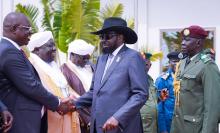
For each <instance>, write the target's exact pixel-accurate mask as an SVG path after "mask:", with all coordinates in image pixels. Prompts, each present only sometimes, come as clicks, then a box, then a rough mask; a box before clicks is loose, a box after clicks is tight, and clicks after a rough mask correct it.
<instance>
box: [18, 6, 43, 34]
mask: <svg viewBox="0 0 220 133" xmlns="http://www.w3.org/2000/svg"><path fill="white" fill-rule="evenodd" d="M16 12H22V13H23V14H24V15H26V16H27V17H28V19H29V21H30V23H31V26H32V28H33V33H36V32H38V27H37V24H36V18H37V16H38V15H39V10H38V8H37V7H35V6H33V5H27V6H23V5H21V4H17V5H16Z"/></svg>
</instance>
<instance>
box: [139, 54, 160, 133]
mask: <svg viewBox="0 0 220 133" xmlns="http://www.w3.org/2000/svg"><path fill="white" fill-rule="evenodd" d="M141 55H142V57H143V59H144V61H145V64H146V73H148V71H149V69H150V67H151V61H150V58H151V57H152V54H151V53H141ZM147 76H148V84H149V98H148V100H147V102H146V103H145V104H144V106H143V107H142V108H141V111H140V112H141V117H142V123H143V129H144V133H157V95H156V89H155V86H154V80H153V79H152V77H151V76H150V75H149V74H147Z"/></svg>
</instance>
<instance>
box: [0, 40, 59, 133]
mask: <svg viewBox="0 0 220 133" xmlns="http://www.w3.org/2000/svg"><path fill="white" fill-rule="evenodd" d="M0 100H2V101H3V102H4V104H5V105H6V106H7V107H8V110H9V111H10V112H11V113H12V115H13V117H14V121H13V126H12V129H11V130H10V131H9V133H39V132H40V124H41V109H42V105H44V106H45V107H46V108H48V109H51V110H53V111H55V110H56V108H57V106H58V104H59V100H58V98H57V97H55V96H54V95H52V94H51V93H49V92H48V91H46V89H45V88H44V87H43V86H42V84H41V82H40V79H39V76H38V74H37V72H36V71H35V69H34V68H33V67H32V65H31V63H30V62H29V61H28V59H27V58H26V57H25V56H24V55H23V53H22V52H21V51H20V50H18V49H17V48H16V47H15V46H14V45H13V44H11V43H10V42H9V41H8V40H5V39H2V40H1V41H0Z"/></svg>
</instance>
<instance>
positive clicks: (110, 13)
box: [101, 3, 124, 20]
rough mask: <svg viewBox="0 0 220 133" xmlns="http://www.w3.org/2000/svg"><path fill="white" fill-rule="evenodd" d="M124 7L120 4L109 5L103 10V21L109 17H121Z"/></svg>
mask: <svg viewBox="0 0 220 133" xmlns="http://www.w3.org/2000/svg"><path fill="white" fill-rule="evenodd" d="M123 9H124V6H123V5H122V4H121V3H119V4H109V5H106V6H105V8H103V9H102V10H101V19H102V20H105V19H106V18H108V17H121V16H122V13H123Z"/></svg>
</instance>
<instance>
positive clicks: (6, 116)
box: [0, 101, 13, 133]
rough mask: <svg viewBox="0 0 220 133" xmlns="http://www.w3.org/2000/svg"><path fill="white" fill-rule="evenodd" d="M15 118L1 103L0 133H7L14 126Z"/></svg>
mask: <svg viewBox="0 0 220 133" xmlns="http://www.w3.org/2000/svg"><path fill="white" fill-rule="evenodd" d="M12 121H13V117H12V115H11V113H10V112H9V111H8V109H7V107H6V106H5V105H4V104H3V103H2V102H1V101H0V133H1V132H4V133H5V132H7V131H8V130H9V129H10V128H11V126H12Z"/></svg>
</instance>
